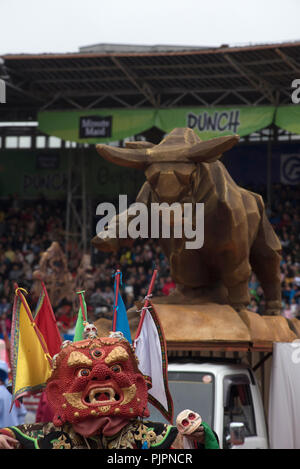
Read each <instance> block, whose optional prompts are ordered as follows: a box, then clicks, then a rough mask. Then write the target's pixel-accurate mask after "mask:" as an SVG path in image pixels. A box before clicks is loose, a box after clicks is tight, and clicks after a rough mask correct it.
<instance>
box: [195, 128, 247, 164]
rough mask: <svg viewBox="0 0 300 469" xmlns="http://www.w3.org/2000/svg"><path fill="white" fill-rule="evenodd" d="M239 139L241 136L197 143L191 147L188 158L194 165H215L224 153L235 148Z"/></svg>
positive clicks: (229, 136) (228, 136)
mask: <svg viewBox="0 0 300 469" xmlns="http://www.w3.org/2000/svg"><path fill="white" fill-rule="evenodd" d="M239 139H240V137H239V135H227V136H226V137H217V138H212V139H211V140H206V141H204V142H201V143H197V144H196V145H193V146H192V147H191V149H190V151H189V153H188V155H187V157H188V159H189V160H190V161H193V162H194V163H201V162H202V163H213V162H214V161H217V160H218V159H219V158H220V157H221V156H222V153H224V152H225V151H228V150H230V149H231V148H232V147H234V145H236V144H237V143H238V141H239Z"/></svg>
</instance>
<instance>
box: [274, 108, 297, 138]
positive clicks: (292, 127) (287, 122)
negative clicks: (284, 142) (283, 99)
mask: <svg viewBox="0 0 300 469" xmlns="http://www.w3.org/2000/svg"><path fill="white" fill-rule="evenodd" d="M275 124H276V125H277V127H280V128H281V129H284V130H287V131H288V132H292V133H295V134H300V105H296V104H291V105H290V106H280V107H279V108H278V109H277V111H276V117H275Z"/></svg>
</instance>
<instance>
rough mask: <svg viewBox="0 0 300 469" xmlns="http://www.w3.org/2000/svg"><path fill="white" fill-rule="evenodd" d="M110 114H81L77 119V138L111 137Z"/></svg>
mask: <svg viewBox="0 0 300 469" xmlns="http://www.w3.org/2000/svg"><path fill="white" fill-rule="evenodd" d="M111 127H112V116H105V117H104V116H98V115H96V116H82V117H80V119H79V138H97V137H98V138H109V137H111Z"/></svg>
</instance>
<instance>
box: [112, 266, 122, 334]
mask: <svg viewBox="0 0 300 469" xmlns="http://www.w3.org/2000/svg"><path fill="white" fill-rule="evenodd" d="M120 275H121V271H120V269H118V270H117V272H116V273H115V282H116V289H115V304H114V312H113V327H112V330H113V332H116V325H117V309H118V298H119V287H120Z"/></svg>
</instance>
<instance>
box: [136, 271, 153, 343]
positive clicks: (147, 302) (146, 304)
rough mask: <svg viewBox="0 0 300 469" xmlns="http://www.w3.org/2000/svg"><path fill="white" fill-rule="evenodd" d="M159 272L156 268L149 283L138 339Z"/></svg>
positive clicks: (137, 332) (138, 329) (137, 334)
mask: <svg viewBox="0 0 300 469" xmlns="http://www.w3.org/2000/svg"><path fill="white" fill-rule="evenodd" d="M157 272H158V270H157V269H155V270H154V272H153V274H152V278H151V282H150V285H149V288H148V293H147V296H146V300H145V303H144V306H143V308H142V314H141V318H140V322H139V325H138V328H137V331H136V336H135V339H134V340H136V339H137V338H138V336H139V335H140V333H141V329H142V325H143V322H144V318H145V314H146V308H147V306H148V304H149V301H150V295H151V294H152V290H153V287H154V283H155V280H156V276H157Z"/></svg>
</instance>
